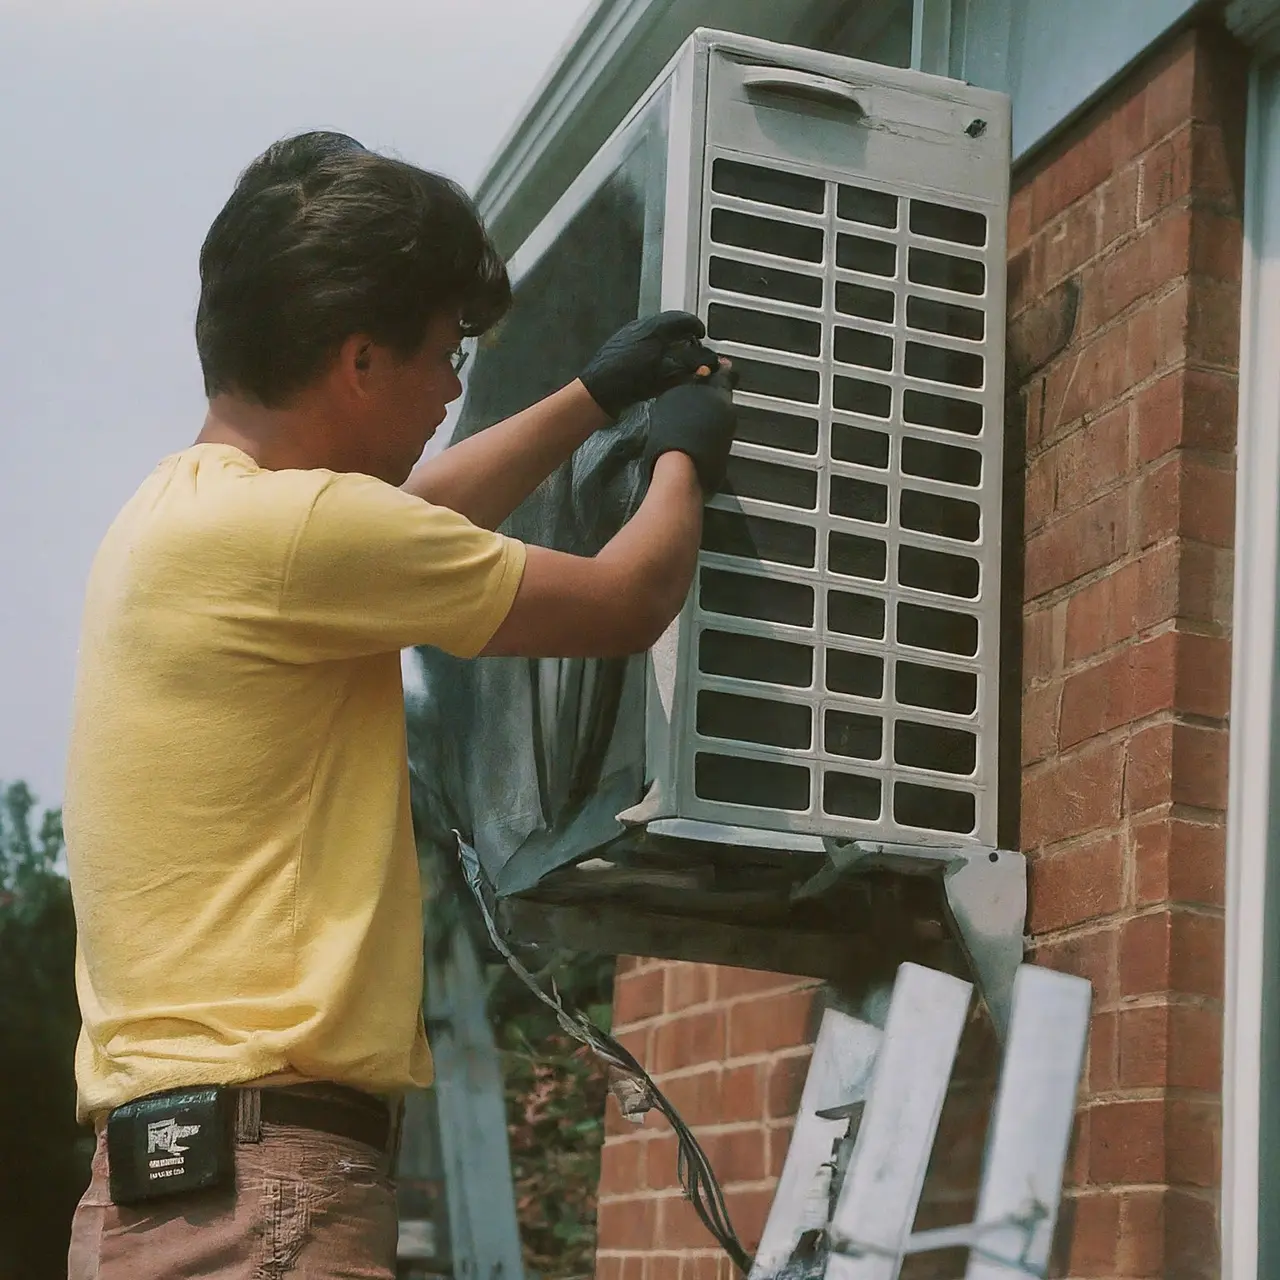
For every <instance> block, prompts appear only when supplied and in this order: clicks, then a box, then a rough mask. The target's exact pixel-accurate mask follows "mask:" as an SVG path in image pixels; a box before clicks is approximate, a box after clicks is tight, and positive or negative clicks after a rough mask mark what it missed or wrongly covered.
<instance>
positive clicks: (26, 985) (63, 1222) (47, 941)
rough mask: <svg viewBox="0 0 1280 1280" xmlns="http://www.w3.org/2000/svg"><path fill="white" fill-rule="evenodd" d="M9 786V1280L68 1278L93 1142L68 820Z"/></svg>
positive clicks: (3, 957)
mask: <svg viewBox="0 0 1280 1280" xmlns="http://www.w3.org/2000/svg"><path fill="white" fill-rule="evenodd" d="M36 810H37V806H36V800H35V797H34V796H33V795H32V794H31V791H30V789H29V788H28V787H27V786H26V784H25V783H22V782H15V783H13V784H12V785H11V786H9V787H2V786H0V1028H3V1033H2V1034H0V1099H4V1107H5V1118H4V1122H3V1128H2V1129H0V1132H2V1133H3V1158H2V1159H0V1280H10V1277H14V1278H15V1280H16V1278H17V1277H21V1278H22V1280H45V1278H46V1277H47V1278H48V1280H55V1278H56V1277H60V1276H65V1275H66V1250H67V1239H68V1233H69V1229H70V1223H71V1215H72V1213H73V1212H74V1209H75V1205H76V1201H77V1200H78V1199H79V1197H80V1195H81V1193H82V1191H83V1189H84V1186H85V1184H86V1183H87V1181H88V1168H89V1158H90V1155H91V1151H92V1139H91V1137H90V1136H88V1135H86V1134H85V1132H84V1131H82V1130H81V1129H79V1128H78V1127H77V1125H76V1123H75V1079H74V1052H75V1042H76V1036H77V1034H78V1033H79V1029H80V1014H79V1010H78V1008H77V1005H76V994H75V917H74V915H73V913H72V909H71V891H70V888H69V886H68V884H67V881H66V878H65V877H64V876H63V875H62V874H61V872H60V870H59V864H60V861H61V856H62V849H63V842H62V817H61V814H60V813H59V812H57V811H56V810H55V811H47V812H45V813H44V814H43V815H41V816H40V817H39V818H38V819H37V816H36Z"/></svg>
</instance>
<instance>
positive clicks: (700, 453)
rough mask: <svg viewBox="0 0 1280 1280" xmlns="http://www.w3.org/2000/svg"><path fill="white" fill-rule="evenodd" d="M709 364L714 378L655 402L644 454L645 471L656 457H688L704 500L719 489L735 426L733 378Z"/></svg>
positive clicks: (735, 377)
mask: <svg viewBox="0 0 1280 1280" xmlns="http://www.w3.org/2000/svg"><path fill="white" fill-rule="evenodd" d="M713 361H715V363H714V364H713V366H712V367H713V368H715V370H716V372H715V373H713V374H712V375H711V376H710V377H709V378H700V379H699V380H698V381H697V382H693V383H689V384H687V385H685V386H679V387H673V388H672V389H671V390H670V391H667V392H664V393H663V394H662V395H661V396H659V397H658V399H657V400H656V401H655V402H654V406H653V410H652V412H651V414H650V417H649V436H648V439H647V440H646V442H645V451H644V453H645V461H646V462H647V463H648V464H649V467H650V469H652V467H653V464H654V462H655V461H656V460H657V458H658V456H659V455H660V454H663V453H669V452H672V451H675V452H679V453H687V454H688V455H689V457H690V458H692V459H693V465H694V467H695V468H696V469H697V472H698V480H699V482H700V483H701V485H702V492H703V493H705V494H706V496H707V497H708V498H709V497H710V496H711V495H712V494H713V493H716V492H717V491H718V490H719V489H721V488H722V487H723V485H724V481H725V473H726V471H727V470H728V466H729V447H730V446H731V445H732V444H733V433H734V431H735V430H736V429H737V425H738V414H737V411H736V410H735V409H734V406H733V388H734V386H735V385H736V383H737V381H738V375H737V374H736V373H734V372H733V370H732V369H730V368H728V367H727V366H724V365H720V364H719V362H718V359H717V358H716V357H713Z"/></svg>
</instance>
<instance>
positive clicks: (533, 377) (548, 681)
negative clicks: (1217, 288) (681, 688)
mask: <svg viewBox="0 0 1280 1280" xmlns="http://www.w3.org/2000/svg"><path fill="white" fill-rule="evenodd" d="M644 223H645V219H644V207H643V200H642V193H641V192H640V191H639V190H637V188H636V185H635V183H634V181H633V180H632V179H631V177H630V176H629V175H628V174H627V173H626V172H620V173H619V174H618V175H617V177H616V178H615V180H614V181H613V182H611V183H609V184H607V185H605V186H604V187H602V188H601V189H600V191H599V192H598V193H597V194H596V195H595V196H594V197H593V199H592V200H591V201H590V202H589V203H588V204H587V205H586V206H585V207H584V209H583V210H582V212H581V213H580V214H579V215H578V216H577V218H575V219H574V221H573V222H572V223H570V224H569V226H568V228H567V229H566V231H565V232H564V233H563V234H562V235H561V236H560V237H559V239H558V240H557V241H556V243H555V244H554V246H553V247H552V249H551V250H550V251H549V252H548V253H547V254H546V255H544V257H543V259H542V260H541V261H540V262H539V263H538V264H537V265H536V266H535V267H534V268H533V269H532V270H531V271H530V272H529V274H528V275H527V276H526V277H525V279H524V280H523V281H522V282H521V283H520V285H519V287H518V288H517V290H516V299H515V303H514V306H513V308H512V311H511V314H510V315H509V316H508V317H507V319H506V320H505V321H504V322H503V325H502V326H501V328H500V330H499V332H498V333H497V334H496V335H495V336H494V338H492V339H489V340H486V341H485V343H483V344H482V346H481V350H480V351H479V353H478V356H477V359H476V361H475V368H474V371H473V372H472V375H471V378H470V382H469V387H468V392H467V398H466V401H465V403H464V406H463V411H462V414H461V417H460V418H459V422H458V426H457V429H456V431H455V433H454V439H455V440H458V439H464V438H466V437H467V436H470V435H473V434H475V433H476V432H478V431H481V430H483V429H484V428H485V427H488V426H490V425H492V424H493V423H495V422H498V421H501V420H502V419H504V418H506V417H509V416H510V415H511V414H513V413H516V412H519V411H520V410H521V409H523V408H525V407H526V406H527V405H529V404H532V403H534V402H535V401H537V400H538V399H540V398H541V397H542V396H545V395H547V394H549V393H550V392H552V391H554V390H556V389H557V388H558V387H560V386H563V385H565V384H566V383H567V382H569V381H571V380H572V379H573V378H574V377H575V376H576V375H577V372H578V371H579V370H580V369H581V368H582V367H583V366H584V365H585V364H586V363H587V361H588V360H589V359H590V357H591V355H592V354H593V353H594V352H595V351H596V349H597V348H598V347H599V346H600V344H601V343H602V342H603V341H604V340H605V339H606V338H607V337H609V335H610V334H612V333H613V332H614V331H615V330H616V329H618V328H619V327H620V326H621V325H623V324H625V323H627V322H628V321H629V320H632V319H634V318H635V316H636V313H637V307H638V301H639V296H640V277H641V271H642V267H643V256H644ZM648 410H649V406H648V405H640V406H638V407H637V408H636V409H634V410H632V411H631V412H630V413H629V414H627V415H625V416H624V417H623V418H622V419H621V420H620V421H619V422H618V423H617V424H615V425H614V426H612V427H608V428H605V429H604V430H602V431H599V432H597V433H596V434H595V435H594V436H593V437H592V438H591V439H590V440H588V441H587V443H586V444H584V445H583V446H582V447H581V448H580V449H579V450H578V451H577V453H576V454H575V455H574V457H573V458H572V459H571V460H570V461H569V462H568V463H566V464H565V465H564V466H562V467H560V468H559V470H557V471H556V472H555V473H554V474H553V475H552V476H550V477H549V478H548V479H547V480H546V481H545V482H544V483H543V484H542V485H540V486H539V487H538V489H537V490H536V491H535V493H534V494H533V495H532V496H531V497H530V498H529V499H528V500H527V501H526V502H525V503H523V504H522V505H521V507H520V508H519V509H518V510H517V511H516V512H515V513H514V514H513V515H512V517H511V518H510V519H509V520H508V521H507V522H506V523H505V524H504V525H503V526H502V529H503V532H505V533H508V534H510V535H511V536H512V537H515V538H519V539H520V540H522V541H524V542H528V543H533V544H537V545H540V546H544V547H552V548H554V549H556V550H559V551H568V552H573V553H576V554H579V555H593V554H594V553H596V552H597V551H599V550H600V548H601V547H603V546H604V544H605V543H606V542H607V541H608V540H609V539H610V538H611V537H612V536H613V535H614V534H615V533H616V532H617V531H618V530H619V529H620V528H621V527H622V525H623V524H624V523H625V522H626V520H627V519H628V517H629V516H630V515H631V514H632V512H633V511H634V510H635V509H636V507H637V506H638V505H639V502H640V499H641V497H642V496H643V491H644V486H645V481H646V474H645V471H644V468H643V465H642V461H641V457H642V453H643V447H644V438H645V431H646V428H647V424H648ZM418 659H419V662H420V664H421V674H422V686H423V688H422V690H421V692H420V694H419V695H418V696H417V697H415V698H413V699H412V700H411V703H410V707H411V735H412V746H411V758H412V765H413V774H414V812H415V817H416V820H417V823H418V827H419V839H420V840H422V841H424V842H425V843H426V844H427V845H429V846H430V848H431V849H432V850H433V851H434V852H435V853H436V854H437V855H438V856H440V857H442V859H443V860H445V861H448V860H450V859H452V858H453V857H454V856H455V852H456V848H457V845H456V841H455V838H454V835H453V832H455V831H456V832H458V833H460V834H461V835H462V837H463V839H464V840H465V841H466V843H467V844H468V845H470V846H471V847H473V848H474V849H475V850H476V852H477V854H478V856H479V859H480V863H481V866H482V867H483V870H484V873H485V875H486V877H487V878H488V879H489V881H490V883H491V884H492V885H493V887H494V889H495V891H496V892H497V893H498V895H499V896H505V895H507V894H510V893H514V892H519V891H521V890H524V889H528V888H530V887H532V886H533V885H534V884H536V883H537V882H538V881H539V880H540V879H541V878H542V877H543V876H544V875H546V874H547V873H548V872H550V871H552V870H555V869H556V868H557V867H561V866H564V865H566V864H567V863H569V862H571V861H573V860H575V859H577V858H579V857H581V856H583V855H585V854H588V853H590V852H591V851H592V850H595V849H599V848H600V847H601V846H603V845H605V844H606V843H608V842H609V841H610V840H611V839H612V838H613V837H614V836H616V835H618V834H619V833H620V832H621V831H622V826H621V824H620V823H619V822H618V821H617V818H616V815H617V814H618V813H619V812H620V811H621V810H623V809H625V808H627V807H629V806H630V805H632V804H635V803H636V802H637V801H638V800H639V799H640V797H641V794H642V790H643V783H644V697H645V659H644V657H643V656H640V657H634V658H627V659H615V660H603V661H601V660H581V659H574V660H549V659H524V658H481V659H477V660H474V661H463V660H459V659H456V658H452V657H449V656H448V655H446V654H443V653H440V652H438V651H436V650H433V649H421V650H419V651H418Z"/></svg>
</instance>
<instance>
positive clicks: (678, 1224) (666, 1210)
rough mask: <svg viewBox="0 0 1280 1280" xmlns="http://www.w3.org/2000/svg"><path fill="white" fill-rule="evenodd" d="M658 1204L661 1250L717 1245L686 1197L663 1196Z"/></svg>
mask: <svg viewBox="0 0 1280 1280" xmlns="http://www.w3.org/2000/svg"><path fill="white" fill-rule="evenodd" d="M726 1199H727V1196H726ZM657 1203H658V1206H659V1207H658V1215H657V1218H658V1225H657V1237H656V1239H657V1243H658V1245H659V1246H660V1247H661V1248H663V1249H705V1248H706V1247H707V1246H708V1245H714V1244H715V1237H714V1236H712V1234H711V1233H710V1232H709V1231H708V1230H707V1229H706V1227H704V1226H703V1225H702V1223H701V1222H700V1221H699V1219H698V1215H697V1214H696V1213H694V1211H693V1205H691V1204H690V1203H689V1201H687V1200H686V1199H685V1198H684V1196H682V1195H678V1196H663V1197H662V1199H661V1200H660V1201H658V1202H657ZM736 1225H737V1224H736V1223H735V1226H736Z"/></svg>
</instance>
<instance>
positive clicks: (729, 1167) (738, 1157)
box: [714, 1125, 769, 1187]
mask: <svg viewBox="0 0 1280 1280" xmlns="http://www.w3.org/2000/svg"><path fill="white" fill-rule="evenodd" d="M715 1149H716V1154H715V1160H714V1164H715V1170H716V1175H717V1177H719V1179H720V1184H721V1186H725V1187H728V1186H731V1185H732V1184H733V1183H735V1182H758V1181H759V1180H760V1179H761V1178H764V1177H767V1176H768V1166H769V1151H768V1135H767V1134H766V1133H765V1130H764V1128H763V1127H761V1126H759V1125H757V1126H756V1127H755V1128H753V1129H736V1130H730V1131H728V1132H725V1133H719V1134H717V1135H716V1144H715Z"/></svg>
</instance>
